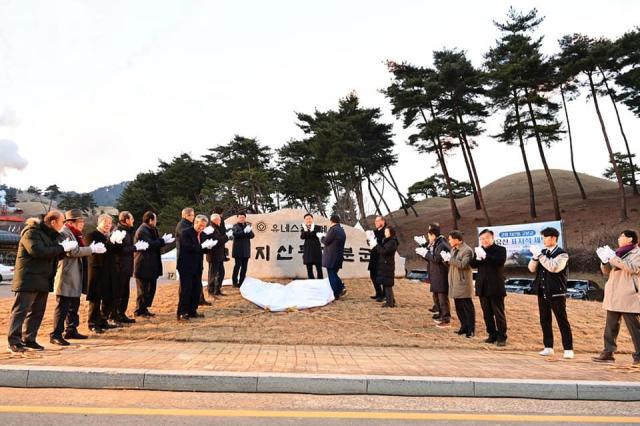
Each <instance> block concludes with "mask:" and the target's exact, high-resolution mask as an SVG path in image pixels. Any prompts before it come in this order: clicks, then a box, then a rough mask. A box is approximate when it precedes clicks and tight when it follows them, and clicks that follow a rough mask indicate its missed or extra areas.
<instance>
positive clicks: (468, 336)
mask: <svg viewBox="0 0 640 426" xmlns="http://www.w3.org/2000/svg"><path fill="white" fill-rule="evenodd" d="M475 335H476V333H467V334H465V335H464V337H466V338H467V339H471V338H472V337H475Z"/></svg>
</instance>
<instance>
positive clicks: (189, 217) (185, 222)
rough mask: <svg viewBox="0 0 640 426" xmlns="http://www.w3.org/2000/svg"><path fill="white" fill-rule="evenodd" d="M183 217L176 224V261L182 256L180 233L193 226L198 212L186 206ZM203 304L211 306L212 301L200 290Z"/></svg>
mask: <svg viewBox="0 0 640 426" xmlns="http://www.w3.org/2000/svg"><path fill="white" fill-rule="evenodd" d="M181 216H182V218H181V219H180V222H178V224H177V225H176V230H175V237H176V262H177V260H178V257H180V234H181V233H182V231H184V230H186V229H189V228H193V220H194V218H195V217H196V213H195V211H194V210H193V208H191V207H185V208H184V209H182V212H181ZM198 304H199V305H202V306H211V302H208V301H207V300H206V299H205V297H204V292H203V291H202V292H200V302H199V303H198Z"/></svg>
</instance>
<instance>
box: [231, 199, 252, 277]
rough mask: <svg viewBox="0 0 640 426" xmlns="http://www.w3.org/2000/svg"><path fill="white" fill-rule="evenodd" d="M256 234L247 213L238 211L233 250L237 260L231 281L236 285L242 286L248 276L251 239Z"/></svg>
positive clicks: (234, 227) (234, 257)
mask: <svg viewBox="0 0 640 426" xmlns="http://www.w3.org/2000/svg"><path fill="white" fill-rule="evenodd" d="M254 236H255V235H254V234H253V228H252V227H251V224H250V223H247V215H246V213H244V212H241V213H238V222H237V223H236V224H235V225H233V250H232V255H233V259H234V260H235V265H233V275H232V276H231V281H232V282H233V286H234V287H240V286H241V285H242V283H243V282H244V279H245V277H246V276H247V268H248V266H249V258H250V257H251V240H252V239H253V237H254Z"/></svg>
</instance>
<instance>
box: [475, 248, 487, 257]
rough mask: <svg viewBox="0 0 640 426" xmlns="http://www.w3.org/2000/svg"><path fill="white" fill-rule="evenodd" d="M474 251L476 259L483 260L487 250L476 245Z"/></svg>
mask: <svg viewBox="0 0 640 426" xmlns="http://www.w3.org/2000/svg"><path fill="white" fill-rule="evenodd" d="M474 250H475V252H476V259H478V260H484V259H486V258H487V252H486V251H484V248H482V247H476V248H475V249H474Z"/></svg>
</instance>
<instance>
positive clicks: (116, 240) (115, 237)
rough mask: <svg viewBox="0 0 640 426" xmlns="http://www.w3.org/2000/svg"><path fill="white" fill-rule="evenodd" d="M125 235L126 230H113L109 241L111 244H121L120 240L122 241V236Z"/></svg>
mask: <svg viewBox="0 0 640 426" xmlns="http://www.w3.org/2000/svg"><path fill="white" fill-rule="evenodd" d="M126 235H127V232H126V231H121V230H116V231H113V232H112V233H111V235H110V236H109V241H111V243H112V244H122V242H123V241H124V237H126Z"/></svg>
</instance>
